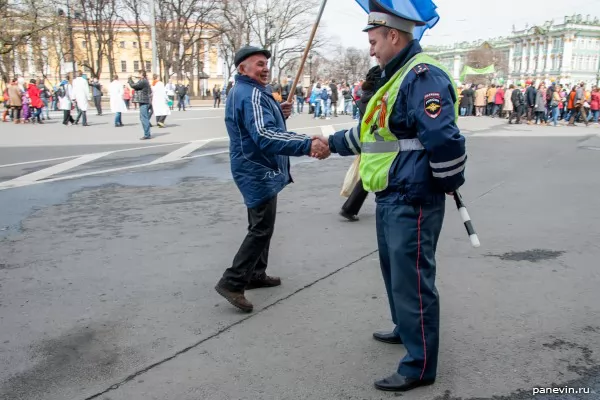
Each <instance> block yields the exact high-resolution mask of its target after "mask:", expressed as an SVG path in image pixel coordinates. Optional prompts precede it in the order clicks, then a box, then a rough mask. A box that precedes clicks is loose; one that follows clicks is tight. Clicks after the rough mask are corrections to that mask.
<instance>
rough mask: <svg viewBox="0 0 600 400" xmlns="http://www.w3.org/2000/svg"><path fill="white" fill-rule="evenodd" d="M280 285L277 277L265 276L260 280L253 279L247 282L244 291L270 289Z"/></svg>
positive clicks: (279, 279)
mask: <svg viewBox="0 0 600 400" xmlns="http://www.w3.org/2000/svg"><path fill="white" fill-rule="evenodd" d="M279 285H281V278H279V277H277V276H268V275H267V276H265V277H264V278H262V279H255V280H251V281H250V282H248V284H247V285H246V290H252V289H260V288H270V287H275V286H279Z"/></svg>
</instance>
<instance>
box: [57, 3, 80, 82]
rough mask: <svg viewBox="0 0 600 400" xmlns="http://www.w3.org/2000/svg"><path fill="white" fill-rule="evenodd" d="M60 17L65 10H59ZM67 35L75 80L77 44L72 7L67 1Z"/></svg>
mask: <svg viewBox="0 0 600 400" xmlns="http://www.w3.org/2000/svg"><path fill="white" fill-rule="evenodd" d="M58 15H59V16H62V15H64V12H63V10H61V9H59V10H58ZM67 35H68V36H69V45H70V46H71V63H72V66H73V75H72V77H73V78H75V69H76V67H75V43H74V41H73V23H72V22H71V5H70V4H69V0H67Z"/></svg>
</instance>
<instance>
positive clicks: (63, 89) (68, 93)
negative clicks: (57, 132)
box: [55, 76, 75, 126]
mask: <svg viewBox="0 0 600 400" xmlns="http://www.w3.org/2000/svg"><path fill="white" fill-rule="evenodd" d="M69 80H70V77H69V76H67V78H66V79H64V80H63V81H62V82H61V83H60V86H59V88H58V90H57V91H56V93H55V94H56V96H57V97H58V105H59V108H60V109H61V110H62V111H63V122H62V123H63V125H65V126H68V125H69V124H71V125H73V124H74V123H75V120H74V119H73V116H72V115H71V107H72V104H73V103H72V101H71V97H72V96H73V86H72V85H71V83H69Z"/></svg>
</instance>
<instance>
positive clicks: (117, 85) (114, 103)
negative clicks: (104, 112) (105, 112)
mask: <svg viewBox="0 0 600 400" xmlns="http://www.w3.org/2000/svg"><path fill="white" fill-rule="evenodd" d="M124 91H125V90H124V88H123V83H121V82H120V81H119V77H118V76H117V75H115V76H114V77H113V81H112V82H111V83H110V85H109V86H108V96H109V97H110V111H111V112H114V113H115V127H117V128H119V127H121V126H123V120H122V119H121V113H124V112H127V106H125V100H123V93H124Z"/></svg>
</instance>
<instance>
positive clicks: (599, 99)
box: [588, 86, 600, 123]
mask: <svg viewBox="0 0 600 400" xmlns="http://www.w3.org/2000/svg"><path fill="white" fill-rule="evenodd" d="M590 111H591V112H590V117H589V120H588V121H591V120H592V118H593V119H594V122H595V123H598V116H599V114H600V89H598V86H594V88H593V89H592V95H591V99H590Z"/></svg>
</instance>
